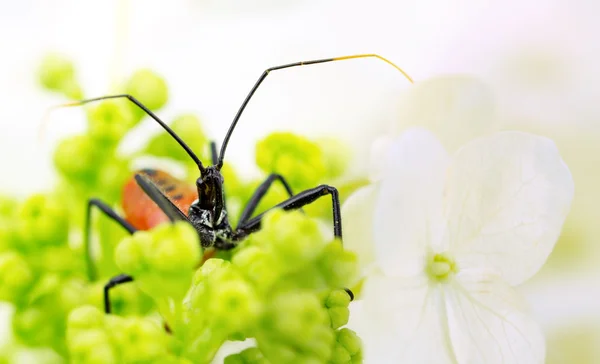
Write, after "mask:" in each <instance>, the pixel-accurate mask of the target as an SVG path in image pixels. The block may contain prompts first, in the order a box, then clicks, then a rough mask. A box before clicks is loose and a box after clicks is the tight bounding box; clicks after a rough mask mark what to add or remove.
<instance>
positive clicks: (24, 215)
mask: <svg viewBox="0 0 600 364" xmlns="http://www.w3.org/2000/svg"><path fill="white" fill-rule="evenodd" d="M19 217H20V218H21V224H20V236H21V239H22V240H23V241H27V242H28V243H29V244H35V243H37V244H39V245H62V244H65V243H66V242H67V238H68V234H69V221H68V216H67V212H66V210H65V209H64V208H63V206H62V205H61V204H60V203H59V202H58V201H56V200H55V199H53V198H52V197H49V196H46V195H42V194H36V195H32V196H31V197H30V198H28V199H27V200H26V201H25V203H24V204H23V205H22V207H21V209H20V212H19ZM36 246H37V245H36Z"/></svg>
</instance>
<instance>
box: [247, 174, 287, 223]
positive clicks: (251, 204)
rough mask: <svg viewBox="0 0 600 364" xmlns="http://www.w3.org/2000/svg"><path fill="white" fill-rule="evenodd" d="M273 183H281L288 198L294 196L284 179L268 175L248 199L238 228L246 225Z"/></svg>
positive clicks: (278, 175) (275, 175)
mask: <svg viewBox="0 0 600 364" xmlns="http://www.w3.org/2000/svg"><path fill="white" fill-rule="evenodd" d="M275 181H279V182H281V184H282V185H283V187H284V188H285V190H286V192H287V193H288V195H289V196H290V197H292V196H294V193H293V192H292V188H291V187H290V185H289V184H288V183H287V181H286V180H285V178H283V176H282V175H280V174H276V173H271V174H270V175H269V177H267V179H265V180H264V182H263V183H261V184H260V186H258V188H257V189H256V191H254V193H253V194H252V197H250V200H249V201H248V204H246V207H245V208H244V211H242V215H241V216H240V219H239V222H238V227H239V226H243V225H244V224H245V223H246V221H248V219H249V218H250V216H252V214H253V213H254V210H256V208H257V207H258V204H259V203H260V201H261V200H262V198H263V197H264V196H265V194H266V193H267V191H268V190H269V188H271V186H272V185H273V183H274V182H275Z"/></svg>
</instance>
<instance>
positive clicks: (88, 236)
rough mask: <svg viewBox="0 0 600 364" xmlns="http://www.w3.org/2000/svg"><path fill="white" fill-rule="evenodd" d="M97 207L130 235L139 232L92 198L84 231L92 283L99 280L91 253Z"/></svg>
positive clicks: (89, 277) (86, 257)
mask: <svg viewBox="0 0 600 364" xmlns="http://www.w3.org/2000/svg"><path fill="white" fill-rule="evenodd" d="M94 206H95V207H97V208H98V209H100V211H102V212H103V213H104V214H105V215H106V216H108V217H110V218H111V219H112V220H113V221H115V222H116V223H117V224H119V225H121V226H122V227H123V228H124V229H125V230H127V232H128V233H130V234H133V233H135V232H136V231H137V229H136V228H134V227H133V226H132V225H131V224H130V223H129V222H127V221H126V220H125V219H124V218H122V217H121V216H119V215H118V214H117V213H116V212H115V211H114V210H113V209H112V208H110V206H108V205H107V204H105V203H104V202H102V201H100V200H98V199H96V198H92V199H90V200H89V201H88V207H87V214H86V217H85V230H84V244H85V245H84V249H85V261H86V264H87V271H88V279H89V280H90V281H95V280H96V278H97V272H96V268H95V267H94V262H93V259H92V253H91V242H90V239H91V228H92V207H94Z"/></svg>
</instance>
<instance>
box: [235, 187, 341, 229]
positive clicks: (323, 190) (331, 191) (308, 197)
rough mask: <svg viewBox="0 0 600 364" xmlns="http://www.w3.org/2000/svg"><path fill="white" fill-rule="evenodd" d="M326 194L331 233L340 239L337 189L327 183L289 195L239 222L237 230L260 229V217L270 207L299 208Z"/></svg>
mask: <svg viewBox="0 0 600 364" xmlns="http://www.w3.org/2000/svg"><path fill="white" fill-rule="evenodd" d="M326 195H331V203H332V210H333V235H335V237H336V238H340V239H341V238H342V217H341V213H340V198H339V195H338V190H337V189H336V188H335V187H332V186H328V185H320V186H318V187H315V188H311V189H308V190H305V191H302V192H300V193H298V194H297V195H294V196H292V197H290V198H289V199H287V200H285V201H283V202H281V203H279V204H277V205H275V206H274V207H272V208H271V209H269V210H267V211H265V212H263V213H262V214H260V215H257V216H256V217H253V218H252V219H250V220H247V221H246V222H245V223H243V224H240V226H238V230H240V232H241V233H246V234H249V233H251V232H254V231H256V230H258V229H260V224H261V221H262V218H263V216H264V214H265V213H266V212H268V211H270V210H272V209H276V208H280V209H284V210H297V209H299V208H301V207H302V206H306V205H308V204H310V203H312V202H314V201H316V200H317V199H319V198H320V197H323V196H326Z"/></svg>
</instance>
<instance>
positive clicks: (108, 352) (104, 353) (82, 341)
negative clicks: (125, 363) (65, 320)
mask: <svg viewBox="0 0 600 364" xmlns="http://www.w3.org/2000/svg"><path fill="white" fill-rule="evenodd" d="M68 338H69V339H68V342H67V344H68V347H69V353H70V356H71V358H72V359H73V362H75V363H98V364H100V363H118V362H119V358H118V354H117V352H116V350H115V348H113V347H112V345H111V342H110V337H109V335H108V333H107V332H106V331H105V330H103V329H100V328H97V329H90V330H81V331H78V333H77V335H68Z"/></svg>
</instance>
